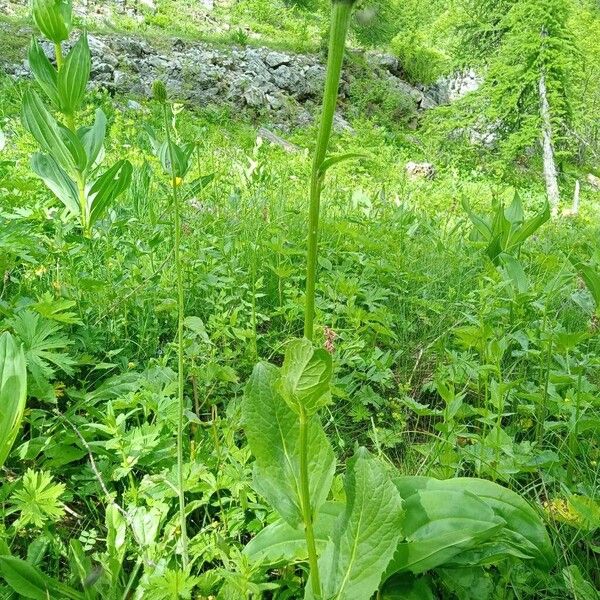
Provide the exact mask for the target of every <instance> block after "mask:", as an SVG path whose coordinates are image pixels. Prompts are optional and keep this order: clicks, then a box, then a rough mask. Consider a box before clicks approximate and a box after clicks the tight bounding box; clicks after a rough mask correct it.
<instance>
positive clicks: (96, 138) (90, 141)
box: [77, 108, 106, 170]
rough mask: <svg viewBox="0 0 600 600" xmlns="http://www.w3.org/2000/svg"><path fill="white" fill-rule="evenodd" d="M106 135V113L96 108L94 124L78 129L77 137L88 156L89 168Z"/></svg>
mask: <svg viewBox="0 0 600 600" xmlns="http://www.w3.org/2000/svg"><path fill="white" fill-rule="evenodd" d="M105 136H106V115H105V114H104V112H103V111H102V109H100V108H98V109H96V116H95V119H94V125H93V126H92V127H81V128H79V130H78V131H77V137H78V138H79V140H80V142H81V145H82V146H83V149H84V150H85V154H86V156H87V166H88V170H89V169H91V168H92V167H93V166H94V164H95V163H96V160H97V159H98V156H99V155H100V151H101V150H102V145H103V144H104V137H105Z"/></svg>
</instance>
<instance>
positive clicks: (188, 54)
mask: <svg viewBox="0 0 600 600" xmlns="http://www.w3.org/2000/svg"><path fill="white" fill-rule="evenodd" d="M1 1H2V0H0V2H1ZM145 4H146V6H145V7H143V8H144V9H145V10H149V9H151V8H152V5H154V4H155V0H152V1H151V2H150V0H148V2H146V3H145ZM111 6H114V5H112V4H111ZM116 6H117V7H118V8H119V10H121V11H124V12H126V13H127V11H134V12H135V11H136V10H137V9H135V8H132V4H131V3H125V2H124V1H123V0H116ZM111 10H112V9H111ZM127 14H129V13H127ZM136 14H137V13H136ZM6 27H9V26H0V32H1V33H2V34H3V35H4V33H5V32H6V31H8V32H10V29H8V30H7V29H6ZM9 34H10V33H8V35H9ZM89 43H90V50H91V53H92V58H93V60H92V65H93V66H92V72H91V79H92V85H96V86H100V87H104V88H106V89H108V90H109V91H111V92H112V91H119V92H124V93H130V94H141V95H150V90H151V87H152V82H153V81H154V79H156V78H157V77H161V78H163V79H164V80H165V83H166V85H167V86H168V89H169V91H170V93H171V94H172V96H173V98H174V99H177V100H179V101H187V102H190V103H193V104H196V105H200V106H206V105H210V104H224V103H225V104H229V105H231V106H233V107H234V108H243V107H249V108H250V109H252V110H255V111H261V112H262V111H267V112H269V113H270V114H271V116H272V118H273V119H276V120H273V121H272V122H273V123H279V124H280V125H281V127H282V129H285V128H286V127H287V126H288V125H290V124H295V125H300V126H302V125H309V124H311V123H313V119H314V115H315V114H317V112H318V103H319V101H320V99H321V96H322V94H323V86H324V82H325V64H324V61H323V59H322V58H321V57H320V56H316V55H301V54H292V53H287V52H280V51H274V50H271V49H268V48H254V47H250V48H233V49H231V48H221V47H214V46H209V45H207V44H205V43H193V42H186V41H183V40H181V39H178V38H174V39H173V40H171V44H170V47H169V49H168V50H165V49H164V48H165V46H164V44H161V46H160V47H158V46H155V45H153V44H152V43H150V42H149V41H147V40H145V39H142V38H138V37H135V36H133V35H119V34H110V35H101V34H93V35H90V36H89ZM42 47H43V49H44V51H45V52H46V53H47V55H48V57H49V58H50V59H51V60H53V57H54V48H53V45H52V44H49V43H47V42H43V43H42ZM68 47H69V45H68V44H65V51H68ZM365 56H366V58H367V60H368V61H369V64H370V65H371V72H373V71H374V72H375V76H376V77H378V78H381V79H382V81H383V82H384V83H385V84H386V85H389V86H390V87H391V88H392V89H396V90H398V91H400V92H402V93H404V94H407V95H408V96H410V97H411V98H413V100H414V102H415V105H416V106H418V107H419V108H421V109H428V108H431V107H433V106H435V105H436V103H437V101H438V100H437V98H436V96H435V94H434V93H433V92H432V93H431V94H430V93H429V91H428V90H425V91H424V90H419V89H417V88H416V87H414V86H411V85H409V84H408V83H406V82H404V81H402V80H401V79H400V78H399V77H398V76H397V72H398V70H399V65H398V61H397V59H395V57H393V56H391V55H387V54H377V53H367V54H366V55H365ZM0 63H2V58H1V57H0ZM0 66H1V67H2V68H4V69H5V70H6V71H8V72H10V73H13V74H14V76H16V77H23V76H28V75H29V68H28V65H25V66H23V64H22V63H21V62H19V63H17V64H9V65H0ZM352 77H353V75H352V73H349V72H348V71H345V74H344V78H343V80H342V83H341V87H340V96H341V99H342V103H343V99H344V98H345V97H346V96H347V94H348V90H349V85H350V82H351V81H352ZM465 85H466V84H465ZM465 85H463V86H462V87H461V88H460V89H463V88H465ZM457 89H458V88H457ZM437 92H438V95H440V94H442V91H440V90H437ZM136 110H137V109H136ZM335 126H336V128H337V129H338V130H339V131H351V129H352V128H351V127H350V125H349V124H348V122H347V121H345V120H344V118H343V116H341V115H337V116H336V122H335Z"/></svg>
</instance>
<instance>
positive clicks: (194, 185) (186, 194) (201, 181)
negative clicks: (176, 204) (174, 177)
mask: <svg viewBox="0 0 600 600" xmlns="http://www.w3.org/2000/svg"><path fill="white" fill-rule="evenodd" d="M214 178H215V176H214V175H213V174H212V173H211V174H210V175H203V176H202V177H198V178H197V179H194V181H191V182H190V183H188V184H187V185H186V186H185V189H184V191H183V199H184V200H187V199H188V198H191V197H193V196H195V195H196V194H199V193H200V192H201V191H202V190H203V189H204V188H205V187H206V186H207V185H208V184H209V183H210V182H211V181H212V180H213V179H214Z"/></svg>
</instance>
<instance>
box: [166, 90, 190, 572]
mask: <svg viewBox="0 0 600 600" xmlns="http://www.w3.org/2000/svg"><path fill="white" fill-rule="evenodd" d="M163 115H164V120H165V132H166V136H167V146H168V148H169V160H170V162H171V189H172V193H173V220H174V221H175V223H174V230H175V240H174V241H175V248H174V255H175V269H176V271H177V401H178V418H177V472H178V480H177V487H178V493H179V526H180V529H181V556H182V560H181V562H182V564H183V568H184V569H185V568H186V567H187V565H188V561H189V558H188V539H187V526H186V516H185V494H184V491H183V485H184V480H183V428H184V409H185V405H184V397H183V387H184V383H185V378H184V370H183V358H184V357H183V321H184V292H183V267H182V264H181V217H180V214H179V211H180V207H179V194H178V190H177V184H178V182H177V175H176V173H175V155H174V151H173V144H172V143H171V131H170V123H169V112H168V108H167V104H166V102H165V103H163Z"/></svg>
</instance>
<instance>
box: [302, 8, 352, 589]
mask: <svg viewBox="0 0 600 600" xmlns="http://www.w3.org/2000/svg"><path fill="white" fill-rule="evenodd" d="M355 1H356V0H333V5H332V14H331V32H330V37H329V55H328V58H327V76H326V80H325V91H324V94H323V112H322V115H321V123H320V125H319V134H318V136H317V147H316V149H315V155H314V158H313V164H312V172H311V178H310V207H309V216H308V254H307V261H306V300H305V303H306V304H305V309H304V336H305V337H306V338H307V339H309V340H311V341H312V339H313V336H314V321H315V286H316V281H317V250H318V242H319V211H320V207H321V191H322V189H323V173H322V169H321V168H322V166H323V161H324V160H325V158H326V156H327V148H328V146H329V138H330V137H331V130H332V128H333V117H334V115H335V107H336V104H337V98H338V92H339V87H340V78H341V74H342V63H343V61H344V48H345V45H346V35H347V33H348V25H349V24H350V16H351V14H352V6H353V5H354V3H355ZM299 437H300V495H301V504H302V517H303V520H304V534H305V537H306V548H307V551H308V563H309V567H310V585H311V589H312V592H313V595H314V597H315V598H321V579H320V575H319V563H318V555H317V547H316V544H315V534H314V523H313V521H314V513H313V509H312V506H311V501H310V487H309V479H308V417H307V415H306V413H305V412H304V411H301V413H300V420H299Z"/></svg>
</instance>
